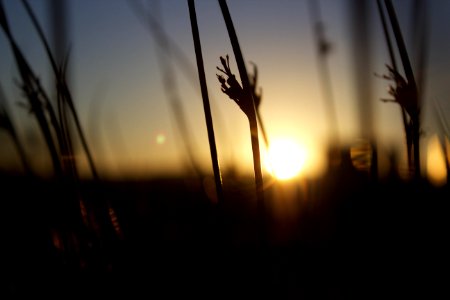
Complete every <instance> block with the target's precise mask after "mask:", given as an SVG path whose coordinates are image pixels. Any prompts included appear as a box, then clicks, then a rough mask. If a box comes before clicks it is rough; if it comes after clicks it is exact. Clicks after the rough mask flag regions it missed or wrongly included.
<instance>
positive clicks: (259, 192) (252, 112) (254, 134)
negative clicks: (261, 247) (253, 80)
mask: <svg viewBox="0 0 450 300" xmlns="http://www.w3.org/2000/svg"><path fill="white" fill-rule="evenodd" d="M219 5H220V9H221V11H222V15H223V18H224V21H225V25H226V27H227V31H228V35H229V37H230V42H231V46H232V47H233V52H234V56H235V57H236V63H237V66H238V70H239V75H240V77H241V81H242V88H243V90H244V93H245V97H246V98H247V99H249V100H250V101H251V106H252V107H251V108H250V109H249V110H248V113H247V117H248V120H249V126H250V134H251V142H252V151H253V169H254V172H255V184H256V196H257V199H258V203H259V204H260V205H263V203H264V191H263V178H262V171H261V156H260V149H259V138H258V122H257V119H256V108H255V101H254V99H253V95H252V91H251V88H250V81H249V79H248V73H247V69H246V67H245V62H244V57H243V55H242V52H241V48H240V46H239V41H238V38H237V35H236V31H235V29H234V25H233V21H232V19H231V15H230V12H229V10H228V5H227V3H226V1H225V0H219Z"/></svg>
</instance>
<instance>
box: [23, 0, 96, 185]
mask: <svg viewBox="0 0 450 300" xmlns="http://www.w3.org/2000/svg"><path fill="white" fill-rule="evenodd" d="M22 3H23V5H24V6H25V9H26V11H27V13H28V15H29V16H30V18H31V20H32V22H33V25H34V27H35V28H36V30H37V32H38V35H39V38H40V39H41V41H42V43H43V44H44V47H45V50H46V53H47V56H48V57H49V59H50V63H51V66H52V69H53V72H54V74H55V76H56V81H57V90H58V93H60V96H61V97H62V98H61V99H62V101H63V103H65V104H67V105H68V107H69V109H70V112H71V114H72V116H73V119H74V121H75V127H76V129H77V132H78V135H79V137H80V140H81V144H82V146H83V149H84V151H85V153H86V157H87V159H88V163H89V167H90V168H91V172H92V176H93V177H94V178H95V179H98V173H97V169H96V167H95V164H94V159H93V157H92V154H91V151H90V150H89V147H88V144H87V141H86V138H85V136H84V132H83V129H82V128H81V123H80V120H79V118H78V114H77V112H76V109H75V106H74V104H73V100H72V96H71V94H70V91H69V89H68V87H67V84H66V82H65V79H64V74H62V72H61V70H60V69H58V67H57V65H56V61H55V59H54V57H53V55H52V52H51V50H50V46H49V44H48V42H47V39H46V38H45V35H44V33H43V30H42V28H41V26H40V24H39V22H38V21H37V18H36V16H35V15H34V13H33V11H32V9H31V7H30V5H29V4H28V1H27V0H22ZM47 102H48V101H47ZM53 114H54V113H53ZM60 121H61V122H63V120H60ZM64 121H66V118H65V119H64ZM66 129H67V128H66ZM65 133H66V134H65V135H66V139H67V140H69V139H70V137H69V136H68V132H65ZM63 142H64V143H66V144H67V143H69V144H71V143H70V141H69V142H68V141H63ZM66 147H67V145H66ZM67 150H68V152H69V155H71V154H72V152H73V151H72V150H71V149H67Z"/></svg>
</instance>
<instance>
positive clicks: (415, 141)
mask: <svg viewBox="0 0 450 300" xmlns="http://www.w3.org/2000/svg"><path fill="white" fill-rule="evenodd" d="M384 3H385V6H386V10H387V12H388V15H389V19H390V22H391V26H392V31H393V32H394V37H395V40H396V43H397V48H398V51H399V54H400V58H401V61H402V65H403V69H404V71H405V76H406V80H407V85H408V89H409V94H410V95H409V99H404V100H405V101H408V102H409V103H408V104H409V106H410V109H409V110H410V111H409V114H410V117H411V139H412V149H413V157H414V159H413V163H414V178H415V179H419V178H420V176H421V170H420V169H421V166H420V140H419V138H420V106H419V103H418V100H419V99H418V92H417V85H416V80H415V78H414V73H413V70H412V67H411V62H410V60H409V56H408V52H407V50H406V45H405V42H404V40H403V35H402V32H401V29H400V25H399V23H398V19H397V15H396V13H395V9H394V6H393V5H392V1H391V0H385V1H384ZM405 109H407V108H406V107H405ZM407 111H408V109H407Z"/></svg>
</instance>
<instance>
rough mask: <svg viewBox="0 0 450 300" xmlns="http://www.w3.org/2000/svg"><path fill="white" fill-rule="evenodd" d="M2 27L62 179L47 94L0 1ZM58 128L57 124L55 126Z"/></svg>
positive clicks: (56, 170) (57, 173)
mask: <svg viewBox="0 0 450 300" xmlns="http://www.w3.org/2000/svg"><path fill="white" fill-rule="evenodd" d="M0 26H1V27H2V29H3V31H4V33H5V34H6V37H7V39H8V42H9V45H10V47H11V50H12V52H13V55H14V59H15V61H16V65H17V68H18V70H19V74H20V77H21V79H22V83H21V88H22V90H23V91H24V93H25V95H26V97H27V99H28V101H29V103H30V107H31V111H32V112H33V113H34V114H35V116H36V119H37V121H38V124H39V128H40V129H41V132H42V135H43V137H44V140H45V143H46V145H47V148H48V150H49V154H50V157H51V160H52V164H53V168H54V171H55V174H56V175H57V177H60V176H61V175H62V173H63V171H62V166H61V161H60V159H59V153H58V150H57V147H56V144H55V141H54V138H53V136H52V132H51V130H50V126H49V122H48V120H47V117H46V115H45V112H44V110H43V107H42V106H43V105H42V102H41V99H40V97H44V102H45V94H44V93H43V89H42V87H41V85H40V82H39V80H38V78H37V77H36V76H35V75H34V72H33V71H32V69H31V67H30V65H29V64H28V62H27V60H26V59H25V57H24V56H23V54H22V52H21V51H20V49H19V47H18V46H17V44H16V42H15V39H14V37H13V35H12V33H11V31H10V28H9V25H8V22H7V19H6V13H5V10H4V8H3V2H2V1H0ZM45 106H46V108H48V107H49V103H45ZM53 125H54V126H56V124H53ZM54 129H55V132H56V134H57V135H58V134H59V130H58V128H57V127H54Z"/></svg>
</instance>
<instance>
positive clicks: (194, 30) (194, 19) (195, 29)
mask: <svg viewBox="0 0 450 300" xmlns="http://www.w3.org/2000/svg"><path fill="white" fill-rule="evenodd" d="M188 5H189V15H190V18H191V27H192V37H193V39H194V47H195V57H196V59H197V68H198V77H199V80H200V89H201V92H202V99H203V109H204V111H205V120H206V127H207V130H208V140H209V149H210V152H211V160H212V164H213V170H214V179H215V183H216V192H217V199H218V201H219V203H223V200H224V199H223V198H224V196H223V189H222V178H221V174H220V168H219V159H218V157H217V149H216V141H215V137H214V127H213V122H212V116H211V108H210V105H209V97H208V88H207V85H206V76H205V69H204V66H203V56H202V48H201V44H200V34H199V32H198V25H197V15H196V13H195V3H194V0H188Z"/></svg>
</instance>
